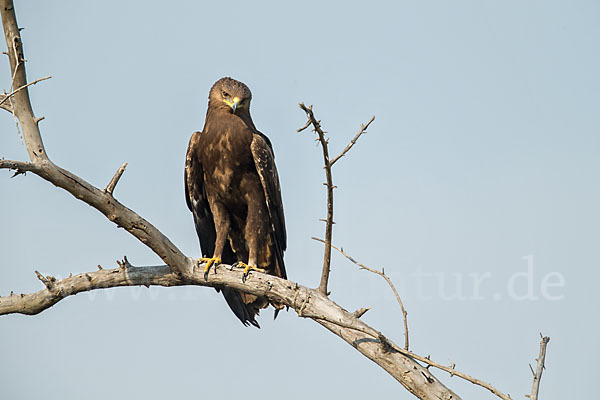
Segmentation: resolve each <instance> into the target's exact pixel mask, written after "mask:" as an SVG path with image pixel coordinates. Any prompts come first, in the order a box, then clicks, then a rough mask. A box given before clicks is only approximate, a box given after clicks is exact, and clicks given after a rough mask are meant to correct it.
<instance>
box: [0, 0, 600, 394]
mask: <svg viewBox="0 0 600 400" xmlns="http://www.w3.org/2000/svg"><path fill="white" fill-rule="evenodd" d="M16 3H17V4H16V7H17V17H18V19H19V22H20V25H21V26H22V27H24V28H25V30H24V31H23V33H22V34H23V39H24V42H25V54H26V57H27V59H28V64H27V68H28V74H29V79H30V80H33V79H37V78H41V77H43V76H47V75H52V76H53V78H52V79H51V80H48V81H45V82H43V83H40V84H38V85H36V86H35V87H33V88H32V89H31V96H32V100H33V106H34V109H35V112H36V114H37V115H38V116H42V115H43V116H45V117H46V119H45V120H44V121H43V122H42V123H41V127H42V134H43V138H44V141H45V144H46V148H47V151H48V153H49V155H50V157H51V158H52V160H54V161H55V162H56V163H58V164H59V165H61V166H62V167H64V168H67V169H70V170H71V171H73V172H74V173H76V174H78V175H80V176H81V177H83V178H85V179H87V180H88V181H90V182H91V183H93V184H95V185H97V186H100V187H104V186H105V185H106V183H107V182H108V180H109V179H110V178H111V177H112V175H113V173H114V171H115V170H116V169H117V168H118V167H119V166H120V165H121V164H122V163H123V162H125V161H127V162H128V163H129V166H128V168H127V172H126V173H125V175H124V176H123V178H122V180H121V182H120V184H119V186H118V187H117V189H116V191H115V196H116V197H117V199H118V200H119V201H121V202H123V203H124V204H126V205H128V206H129V207H131V208H132V209H134V210H136V211H137V212H139V213H140V214H141V215H143V216H144V217H145V218H147V219H148V220H150V221H151V222H152V223H154V224H155V225H156V226H157V227H158V228H159V229H161V230H162V231H163V232H164V233H165V234H167V235H168V236H169V237H170V238H171V239H172V240H173V241H174V243H176V244H177V245H178V246H179V248H180V249H181V250H182V251H184V252H185V253H186V254H187V255H189V256H199V248H198V242H197V238H196V235H195V232H194V228H193V223H192V217H191V214H190V213H189V212H188V210H187V208H186V206H185V200H184V195H183V176H182V175H183V172H182V171H183V165H184V157H185V150H186V147H187V141H188V139H189V136H190V135H191V133H192V132H193V131H194V130H199V129H201V128H202V126H203V122H204V114H205V111H206V103H207V95H208V90H209V88H210V86H211V85H212V84H213V82H214V81H216V80H217V79H218V78H220V77H222V76H232V77H234V78H236V79H239V80H241V81H243V82H245V83H246V84H247V85H248V86H249V87H250V88H251V90H252V92H253V96H254V97H253V103H252V115H253V119H254V122H255V123H256V125H257V127H258V128H259V129H260V130H261V131H263V132H264V133H266V134H267V135H268V136H269V137H270V138H271V141H272V142H273V145H274V147H275V153H276V160H277V165H278V169H279V173H280V178H281V183H282V190H283V198H284V206H285V211H286V220H287V225H288V226H287V227H288V237H289V246H288V247H289V250H288V252H287V253H286V263H287V269H288V274H289V277H290V279H292V280H294V281H297V282H299V283H301V284H304V285H308V286H315V285H316V284H317V283H318V279H319V277H320V267H321V250H322V247H321V245H320V244H319V243H316V242H314V241H312V240H311V239H310V237H311V236H321V235H322V234H323V224H322V223H321V222H319V221H318V219H319V218H322V217H323V216H324V214H325V203H324V198H325V191H324V188H323V186H322V184H321V182H322V181H323V179H324V178H323V171H322V168H321V154H320V150H319V148H317V147H316V146H315V144H314V142H313V137H312V135H311V134H310V133H308V132H304V133H302V134H298V133H296V132H295V130H296V129H297V128H298V127H300V126H302V125H303V124H304V122H305V116H304V113H303V112H302V111H301V110H300V109H299V108H298V105H297V104H298V103H299V102H305V103H307V104H313V105H314V110H315V112H316V114H317V117H318V118H320V119H322V122H323V126H324V128H325V129H326V130H327V131H328V132H329V133H328V134H329V137H330V140H331V152H332V153H333V154H337V153H338V152H339V151H340V150H341V149H342V148H343V147H344V146H345V145H346V144H347V142H348V141H349V140H350V139H351V138H352V137H353V136H354V134H355V133H356V132H357V130H358V128H359V126H360V124H361V123H363V122H365V121H367V120H368V119H369V117H370V116H371V115H373V114H375V115H376V120H375V122H374V123H373V125H372V127H371V128H370V129H369V133H368V134H367V135H365V136H363V137H362V138H361V139H360V142H359V144H358V145H357V146H356V147H355V148H354V149H353V150H352V151H351V153H350V154H349V155H348V157H346V158H344V159H343V160H341V161H340V162H339V163H338V164H336V166H335V169H334V181H335V183H336V184H337V185H338V186H339V188H338V189H337V191H336V209H335V213H336V217H335V219H336V222H337V224H336V226H335V229H336V230H335V232H334V243H335V244H337V245H340V246H343V247H344V249H345V250H347V251H348V252H349V253H351V254H352V255H353V256H354V257H355V258H356V259H358V260H359V261H361V262H363V263H365V264H368V265H370V266H372V267H377V268H381V267H385V270H386V272H387V273H388V274H389V275H390V276H391V277H392V278H393V279H394V281H395V282H396V284H397V286H398V288H399V289H400V291H401V295H402V298H403V300H404V304H405V306H406V307H407V310H408V316H409V328H410V333H411V336H410V338H411V348H412V350H413V351H415V352H417V353H420V354H422V355H428V354H430V355H431V356H432V358H433V359H435V360H437V361H439V362H442V363H446V364H449V363H452V362H454V363H456V365H457V368H459V369H460V370H462V371H463V372H466V373H469V374H472V375H475V376H476V377H478V378H480V379H482V380H484V381H487V382H491V383H492V384H494V385H495V386H496V387H498V388H499V389H500V390H502V391H503V392H505V393H506V392H508V393H510V394H511V396H512V397H513V398H515V399H518V398H522V396H523V395H524V394H526V393H528V392H529V391H530V389H531V373H530V372H529V367H528V366H527V364H528V363H534V362H535V357H536V356H537V352H538V347H539V332H543V333H544V334H545V335H549V336H550V337H551V341H550V344H549V347H548V356H547V370H546V372H545V373H544V377H543V380H542V390H541V397H540V398H542V399H545V400H546V399H547V400H555V399H556V400H558V399H566V398H589V397H590V396H591V394H590V393H589V392H588V391H587V390H589V389H588V388H589V385H586V384H576V385H574V386H571V384H572V383H573V382H593V381H594V379H596V377H595V374H594V373H593V372H594V371H592V368H591V367H589V366H587V365H584V366H583V367H582V368H573V363H574V361H575V359H576V357H577V358H578V359H580V360H584V359H585V360H589V359H595V358H597V357H598V356H600V351H599V346H598V344H597V338H596V336H597V335H596V332H597V331H598V329H599V328H600V326H599V324H598V322H597V317H596V314H597V310H598V306H599V305H600V304H599V301H598V296H597V289H596V287H597V285H598V283H597V282H598V280H599V278H600V273H599V272H598V269H599V267H600V265H599V264H600V259H599V256H598V243H599V239H600V232H599V226H600V212H599V211H598V204H600V189H599V187H598V182H599V181H600V161H599V157H598V154H599V152H600V113H599V108H600V78H599V74H598V71H600V53H599V52H598V42H599V39H600V25H599V24H598V21H599V17H600V5H599V3H598V2H595V1H569V2H558V1H503V2H499V1H454V2H448V1H413V2H407V1H400V2H378V1H371V2H343V3H342V2H339V3H333V2H331V3H328V4H323V3H322V2H315V1H304V2H295V3H289V4H284V3H283V2H248V1H246V2H240V1H228V2H210V4H208V3H209V2H183V1H173V2H153V1H128V2H120V1H103V2H81V1H61V2H49V1H27V2H20V1H17V2H16ZM204 3H207V4H204ZM7 65H8V63H7V62H6V60H5V62H3V63H0V79H1V82H2V85H3V86H2V87H3V88H4V89H8V87H9V85H10V74H9V71H8V66H7ZM0 127H3V128H2V134H0V157H5V158H7V159H20V160H24V159H25V157H26V151H25V149H24V146H23V145H22V144H21V141H20V139H19V136H18V133H17V131H16V128H15V125H14V122H13V120H12V117H11V116H10V115H9V114H8V113H6V112H4V113H1V114H0ZM9 176H10V175H9V173H8V172H6V171H4V172H1V171H0V193H1V194H2V200H3V201H2V204H3V206H2V207H0V223H1V224H2V227H3V229H2V231H3V233H2V235H1V241H0V254H1V259H0V294H2V295H7V294H8V293H10V291H11V290H14V291H15V292H17V293H19V292H32V291H36V290H39V289H40V288H41V283H40V282H39V281H38V280H37V279H36V278H35V275H34V273H33V270H34V269H38V270H40V271H41V272H43V273H45V274H52V275H54V276H57V277H61V276H67V275H68V274H69V273H70V272H73V273H78V272H84V271H89V270H94V269H95V268H96V265H98V264H101V265H103V266H104V267H107V268H110V267H113V266H115V265H116V264H115V262H114V260H116V259H119V258H121V257H122V256H123V255H127V256H128V258H129V260H130V261H131V262H132V263H133V264H134V265H152V264H156V263H159V262H160V260H158V258H157V257H156V256H155V255H153V254H152V253H151V252H150V251H149V250H147V249H146V248H145V247H144V246H143V245H142V244H140V243H139V242H137V241H136V240H135V239H134V238H132V237H130V236H129V235H128V234H127V233H126V232H124V231H122V230H119V229H117V228H116V227H115V226H114V225H112V224H111V223H110V222H108V221H107V220H106V219H105V218H104V217H103V216H102V215H100V214H99V213H98V212H97V211H95V210H93V209H91V208H90V207H88V206H86V205H84V204H82V203H81V202H78V201H77V200H75V199H73V198H72V197H70V195H68V194H66V193H65V192H63V191H60V190H58V189H56V188H55V187H53V186H52V185H50V184H48V183H47V182H44V181H42V180H41V179H39V178H37V177H36V176H34V175H31V174H28V175H27V176H25V177H23V176H20V177H17V178H14V179H9ZM524 257H525V258H524ZM474 282H480V283H479V284H478V285H475V284H474ZM552 285H554V286H552ZM331 290H332V292H333V293H332V298H333V300H335V301H336V302H338V303H339V304H340V305H342V306H343V307H345V308H347V309H350V310H351V309H355V308H358V307H364V306H372V307H373V310H371V311H370V312H369V313H368V314H366V315H365V317H363V318H364V319H365V320H366V321H367V322H368V323H370V324H372V325H373V326H374V327H375V328H377V329H379V330H381V331H383V332H384V333H386V334H387V335H388V336H390V337H391V338H393V339H394V340H395V341H396V342H398V343H402V342H403V337H402V327H401V314H400V311H399V309H398V306H397V304H396V303H395V299H394V297H393V294H392V293H391V291H390V290H389V289H388V287H387V286H386V285H385V282H384V281H383V280H381V279H380V278H379V277H377V276H371V275H369V274H367V273H366V272H364V271H359V270H358V269H357V268H356V267H355V266H354V265H352V264H350V263H349V262H348V261H346V260H345V259H343V258H341V257H340V256H339V255H337V254H335V255H334V257H333V268H332V277H331ZM529 290H531V292H529ZM259 321H260V323H261V325H262V327H263V328H262V329H260V330H257V329H250V328H244V327H243V326H242V325H241V324H240V323H239V321H237V320H236V318H235V317H234V316H233V314H232V313H231V312H230V311H229V310H228V308H227V305H226V304H225V302H224V301H223V299H222V296H220V295H219V294H217V293H216V292H214V290H212V289H206V288H197V287H191V288H171V289H162V288H151V289H146V288H122V289H119V290H116V289H111V290H105V291H98V292H94V293H90V294H89V295H88V294H81V295H78V296H75V297H72V298H69V299H67V300H64V301H62V302H60V303H59V304H57V305H56V306H54V307H53V308H51V309H50V310H47V311H45V312H44V313H42V314H40V315H38V316H34V317H26V316H21V315H11V316H5V317H1V318H0V339H1V340H0V397H2V398H11V399H20V398H23V399H25V398H34V397H39V396H45V395H48V394H50V395H51V397H57V396H59V394H58V393H60V398H61V399H65V400H68V399H79V398H82V397H84V398H88V399H105V398H107V397H111V398H131V396H132V395H133V396H135V397H136V398H143V399H149V400H150V399H162V398H165V397H169V398H197V397H202V398H208V397H214V396H220V397H224V398H233V397H234V396H241V395H244V396H250V397H251V398H258V397H260V398H264V399H279V398H281V397H283V396H285V397H286V398H289V399H305V398H307V397H318V398H324V397H326V396H329V397H342V396H343V397H345V398H348V399H362V398H365V397H366V396H374V397H376V398H381V399H392V398H393V399H398V398H401V399H410V398H412V396H411V395H410V394H409V393H408V392H406V391H405V390H404V389H403V388H402V387H401V386H400V385H399V384H398V383H397V382H396V381H394V380H393V379H392V378H390V377H389V376H388V375H387V374H386V373H385V372H384V371H383V370H381V369H380V368H379V367H378V366H376V365H374V364H372V363H371V362H370V361H368V360H367V359H366V358H364V357H362V356H361V355H360V354H359V353H358V352H356V351H355V350H353V349H352V348H351V347H349V346H348V345H346V344H345V343H343V342H342V341H341V340H339V339H338V338H337V337H335V336H333V335H331V334H330V333H329V332H327V331H325V330H324V329H322V328H321V327H320V326H318V325H316V324H315V323H313V322H311V321H308V320H302V319H299V318H298V317H297V316H296V314H295V313H294V312H288V313H282V314H280V316H279V318H278V319H277V321H275V322H272V312H271V310H268V311H266V312H263V313H262V315H261V316H260V319H259ZM584 364H585V363H584ZM434 373H435V374H436V376H438V377H439V378H440V379H442V380H443V382H445V383H446V384H447V385H449V386H450V387H451V388H452V389H453V390H455V391H456V392H457V393H458V394H460V395H461V396H462V397H463V399H474V398H477V399H494V398H496V397H494V396H493V395H491V394H489V392H487V391H485V390H484V389H481V388H477V387H475V386H473V385H472V384H470V383H466V382H463V381H460V380H459V379H457V378H449V377H448V376H447V374H444V373H442V372H440V371H436V372H434ZM567 382H568V383H567Z"/></svg>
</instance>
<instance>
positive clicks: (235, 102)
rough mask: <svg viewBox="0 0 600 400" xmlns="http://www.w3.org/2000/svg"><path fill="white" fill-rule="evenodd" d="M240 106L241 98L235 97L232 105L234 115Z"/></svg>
mask: <svg viewBox="0 0 600 400" xmlns="http://www.w3.org/2000/svg"><path fill="white" fill-rule="evenodd" d="M238 104H240V98H239V97H234V98H233V103H231V109H232V110H233V113H234V114H235V110H236V109H237V106H238Z"/></svg>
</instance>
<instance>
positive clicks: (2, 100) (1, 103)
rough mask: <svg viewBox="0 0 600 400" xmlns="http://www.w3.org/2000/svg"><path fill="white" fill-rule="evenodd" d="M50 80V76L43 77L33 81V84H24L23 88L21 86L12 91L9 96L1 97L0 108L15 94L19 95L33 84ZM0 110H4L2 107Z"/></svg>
mask: <svg viewBox="0 0 600 400" xmlns="http://www.w3.org/2000/svg"><path fill="white" fill-rule="evenodd" d="M50 78H52V77H51V76H47V77H45V78H40V79H36V80H35V81H33V82H29V83H28V84H26V85H23V86H21V87H20V88H18V89H15V90H13V91H12V92H10V93H9V94H3V95H2V98H1V99H0V106H2V105H3V104H4V102H5V101H6V100H8V99H10V98H11V97H13V96H14V95H15V94H17V93H19V92H20V91H21V90H23V89H25V88H26V87H29V86H31V85H35V84H36V83H38V82H41V81H45V80H46V79H50ZM2 108H4V107H2Z"/></svg>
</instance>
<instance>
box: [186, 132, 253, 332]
mask: <svg viewBox="0 0 600 400" xmlns="http://www.w3.org/2000/svg"><path fill="white" fill-rule="evenodd" d="M200 135H201V133H200V132H194V134H193V135H192V137H191V139H190V143H189V145H188V150H187V154H186V158H185V170H184V186H185V200H186V203H187V206H188V208H189V209H190V211H191V212H192V214H193V216H194V225H195V227H196V233H197V234H198V239H199V240H200V249H201V250H202V253H203V255H205V256H208V257H212V255H213V252H214V251H215V240H216V238H217V232H216V229H215V222H214V219H213V214H212V212H211V210H210V205H209V203H208V196H207V194H206V187H205V185H204V169H203V168H202V163H201V162H200V159H199V158H198V156H197V146H198V141H199V139H200ZM222 260H223V262H224V263H225V264H233V263H235V262H236V261H237V259H236V256H235V253H234V252H233V250H232V249H231V245H230V244H229V241H227V242H226V243H225V248H224V249H223V255H222ZM222 289H223V296H224V297H225V300H226V301H227V304H228V305H229V308H231V310H232V311H233V313H234V314H235V315H236V316H237V317H238V318H239V319H240V321H242V323H243V324H244V325H248V324H252V325H254V326H256V327H257V328H260V326H259V325H258V322H256V319H255V318H254V317H255V315H256V314H257V313H258V310H257V309H256V308H255V307H253V306H252V305H250V304H246V303H245V302H244V300H243V298H242V294H241V293H240V292H238V291H236V290H233V289H230V288H222ZM217 291H219V289H217Z"/></svg>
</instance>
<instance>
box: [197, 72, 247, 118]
mask: <svg viewBox="0 0 600 400" xmlns="http://www.w3.org/2000/svg"><path fill="white" fill-rule="evenodd" d="M251 99H252V92H250V89H249V88H248V86H246V85H245V84H243V83H242V82H240V81H236V80H235V79H232V78H229V77H226V78H221V79H219V80H218V81H216V82H215V84H214V85H213V87H212V88H211V89H210V93H209V95H208V100H209V107H216V108H219V109H223V110H227V111H228V112H231V113H233V114H235V113H236V111H238V110H244V111H246V112H249V110H250V100H251Z"/></svg>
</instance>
